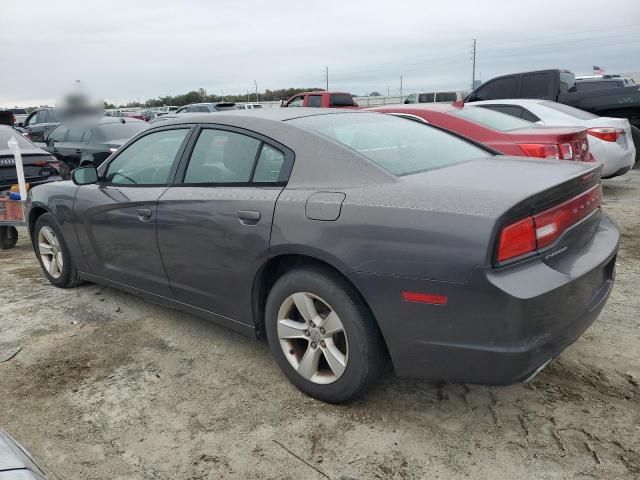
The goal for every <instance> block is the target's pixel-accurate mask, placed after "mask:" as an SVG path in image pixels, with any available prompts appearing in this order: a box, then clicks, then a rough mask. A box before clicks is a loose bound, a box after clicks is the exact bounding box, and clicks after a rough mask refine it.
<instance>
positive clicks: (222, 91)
mask: <svg viewBox="0 0 640 480" xmlns="http://www.w3.org/2000/svg"><path fill="white" fill-rule="evenodd" d="M220 93H222V101H223V102H224V90H222V89H220Z"/></svg>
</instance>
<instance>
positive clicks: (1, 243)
mask: <svg viewBox="0 0 640 480" xmlns="http://www.w3.org/2000/svg"><path fill="white" fill-rule="evenodd" d="M16 243H18V230H17V229H16V227H0V250H9V249H10V248H13V247H15V246H16Z"/></svg>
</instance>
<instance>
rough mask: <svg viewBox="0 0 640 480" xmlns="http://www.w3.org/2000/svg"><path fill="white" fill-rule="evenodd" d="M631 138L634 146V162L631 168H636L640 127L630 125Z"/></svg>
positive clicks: (638, 160)
mask: <svg viewBox="0 0 640 480" xmlns="http://www.w3.org/2000/svg"><path fill="white" fill-rule="evenodd" d="M631 138H632V139H633V144H634V145H635V147H636V163H635V164H634V165H633V167H631V168H634V169H638V168H640V128H638V127H636V126H634V125H631Z"/></svg>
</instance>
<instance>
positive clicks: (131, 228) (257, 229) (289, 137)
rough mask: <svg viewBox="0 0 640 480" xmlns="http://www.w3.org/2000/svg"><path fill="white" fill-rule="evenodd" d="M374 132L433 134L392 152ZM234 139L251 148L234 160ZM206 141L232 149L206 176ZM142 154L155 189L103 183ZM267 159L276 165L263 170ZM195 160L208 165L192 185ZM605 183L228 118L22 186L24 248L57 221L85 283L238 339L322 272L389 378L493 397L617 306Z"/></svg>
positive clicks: (290, 122)
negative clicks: (459, 386)
mask: <svg viewBox="0 0 640 480" xmlns="http://www.w3.org/2000/svg"><path fill="white" fill-rule="evenodd" d="M363 125H364V126H363ZM405 129H407V130H406V132H405ZM414 129H422V130H414ZM220 132H222V133H220ZM382 132H387V133H388V132H400V133H398V135H399V137H398V138H400V137H402V138H415V137H416V136H418V137H419V136H421V135H423V132H424V135H427V137H426V138H425V139H424V142H418V143H413V144H411V140H409V141H407V142H406V143H407V144H406V145H405V144H402V145H398V144H394V145H390V144H385V136H384V135H385V134H383V133H382ZM405 134H407V135H408V137H404V136H403V135H405ZM151 135H155V137H150V136H151ZM234 135H241V136H246V137H247V138H248V139H249V140H246V141H244V143H243V146H237V145H236V146H235V147H233V149H235V151H234V150H233V149H231V151H229V150H228V149H229V148H230V147H232V146H233V145H234V144H233V141H235V140H233V139H234V138H236V137H235V136H234ZM208 137H210V138H208ZM145 138H147V139H148V140H144V139H145ZM202 138H207V142H209V143H207V145H209V148H210V149H213V150H216V149H218V148H224V151H225V152H226V153H223V154H221V155H222V156H221V157H220V159H216V158H214V159H213V160H210V161H207V162H208V163H207V162H204V163H202V162H201V161H200V160H199V159H200V156H201V154H202V152H201V150H200V148H199V144H200V142H201V139H202ZM394 138H395V137H394ZM396 140H397V139H396ZM396 140H393V141H396ZM144 142H146V143H147V144H148V145H147V146H146V147H148V148H150V150H149V153H148V154H145V155H146V157H145V158H147V159H148V160H147V161H148V162H149V164H151V165H153V164H154V162H161V159H157V158H156V156H155V153H154V152H153V148H155V147H156V146H157V145H158V144H160V143H162V142H167V143H166V145H169V144H171V145H173V147H172V150H171V151H172V154H171V160H170V161H168V162H167V163H165V164H163V165H162V166H159V167H158V168H157V169H156V173H157V172H161V174H160V173H158V174H157V176H156V177H155V180H154V182H152V183H151V184H133V183H127V181H125V179H121V180H117V177H114V176H110V175H112V174H111V173H110V172H111V171H112V170H114V171H115V170H117V169H116V168H115V167H110V165H115V164H116V162H118V161H119V160H118V158H120V157H122V156H123V155H131V153H130V154H127V151H130V152H131V151H132V150H135V149H136V148H143V147H145V145H144V144H143V143H144ZM171 142H173V143H171ZM146 147H145V148H146ZM247 148H249V150H250V151H251V152H252V153H251V155H253V152H254V150H255V151H256V153H255V159H256V162H255V163H253V165H252V166H250V167H247V168H249V169H250V170H251V172H252V173H251V174H250V175H248V176H247V177H246V181H243V182H239V181H236V180H237V178H240V177H237V174H238V172H232V173H233V175H232V174H230V173H229V172H227V170H228V168H227V167H230V168H231V170H233V169H234V168H236V167H234V166H233V165H232V164H231V163H229V164H228V161H229V160H231V161H232V160H233V157H234V155H236V156H239V155H242V154H243V149H247ZM264 149H270V150H273V151H276V152H278V154H277V155H276V156H275V157H273V158H271V157H270V160H269V161H270V162H271V164H269V165H268V166H267V167H264V166H263V165H261V163H260V162H261V159H262V156H263V153H262V152H264ZM390 152H391V153H390ZM415 152H423V153H425V155H426V156H428V157H429V156H430V158H431V160H430V161H429V162H430V163H429V162H428V164H426V165H422V164H421V163H420V162H422V160H421V158H422V155H418V156H416V155H415ZM429 152H431V154H429ZM245 153H246V152H245ZM405 157H410V158H411V159H412V160H411V162H417V163H415V164H412V163H411V162H409V164H407V163H406V162H405V163H403V158H405ZM123 158H126V157H123ZM252 158H253V157H252ZM416 158H417V159H418V160H416ZM274 159H275V160H274ZM218 160H219V161H218ZM252 162H253V160H252ZM191 163H193V164H194V165H195V164H198V165H200V167H199V168H197V169H195V170H194V171H190V170H191V167H190V165H191ZM158 165H160V163H158ZM423 167H424V168H423ZM110 169H112V170H110ZM600 172H601V167H600V166H597V165H594V164H584V163H579V162H559V161H549V160H533V159H524V158H513V157H506V156H499V157H493V156H491V155H490V154H488V153H487V152H486V151H485V150H482V149H480V148H478V147H477V146H475V145H473V144H470V143H468V142H466V141H464V140H461V139H459V138H457V137H454V136H453V135H450V134H448V133H446V132H443V131H440V130H438V129H435V128H432V127H429V126H426V125H423V124H419V123H417V122H413V121H411V120H406V119H402V118H397V117H393V116H388V115H382V114H377V113H361V112H345V111H344V110H343V111H336V110H333V111H329V110H313V111H311V112H305V111H301V110H299V109H295V110H292V109H278V110H276V111H272V112H258V113H256V112H248V113H245V112H234V113H226V112H223V113H220V114H217V115H215V116H210V115H204V116H200V117H188V118H184V119H176V120H171V121H169V122H167V123H162V124H161V126H158V127H156V128H151V129H149V130H147V131H145V132H143V133H141V134H139V135H138V136H136V137H135V138H133V139H132V140H130V141H129V142H128V143H127V144H126V145H124V146H123V147H122V148H121V149H120V150H119V151H118V152H117V153H116V154H114V155H113V156H112V157H110V159H109V160H108V161H107V162H105V164H103V165H102V166H101V167H100V168H99V170H98V175H99V180H98V181H97V182H96V183H93V184H89V185H82V186H78V185H76V184H74V183H72V182H60V183H58V184H56V185H45V186H41V187H38V188H36V189H34V190H32V192H31V193H30V199H29V213H28V215H29V224H30V228H31V230H32V234H33V235H34V238H35V236H36V233H37V232H33V229H34V225H36V223H37V219H38V217H39V216H40V215H43V214H45V213H50V214H52V215H54V216H55V219H56V220H57V222H58V223H59V225H60V231H61V233H62V235H63V236H64V238H65V242H66V244H67V245H68V249H69V251H70V256H71V260H72V261H73V263H74V264H75V265H76V266H77V270H78V274H79V276H80V277H82V278H84V279H86V280H90V281H94V282H99V283H104V284H108V285H111V286H114V287H116V288H121V289H124V290H127V291H130V292H134V293H137V294H139V295H141V296H143V297H145V298H147V299H150V300H152V301H154V302H159V303H161V304H165V305H167V306H171V307H175V308H179V309H182V310H184V311H187V312H191V313H193V314H196V315H200V316H203V317H205V318H209V319H211V320H214V321H216V322H218V323H220V324H223V325H226V326H227V327H230V328H233V329H235V330H237V331H240V332H243V333H246V334H256V333H257V334H258V335H260V334H261V333H262V332H264V330H265V304H266V299H267V297H268V295H269V289H270V288H271V286H272V285H273V283H274V281H275V279H277V277H278V275H280V274H281V273H282V272H283V271H286V270H287V269H290V268H294V267H295V266H296V265H300V264H308V263H312V264H317V265H322V266H323V268H326V269H331V270H332V271H333V272H335V274H336V275H337V276H339V277H340V278H341V279H343V280H344V281H345V282H348V283H349V285H350V286H351V287H353V289H355V291H356V292H357V296H358V299H359V301H362V302H363V304H364V305H365V308H366V309H367V311H370V313H371V317H372V319H373V320H372V321H373V322H375V328H376V329H379V332H380V334H381V337H382V338H383V339H384V343H385V345H386V349H387V350H388V353H389V354H390V357H391V360H392V362H393V364H394V367H395V371H396V372H397V374H399V375H407V376H419V377H423V378H428V379H432V380H447V381H455V382H471V383H484V384H496V385H503V384H510V383H513V382H518V381H522V380H524V379H526V378H527V377H529V376H530V375H532V374H533V373H534V372H536V371H537V370H538V369H539V368H540V367H541V366H543V365H544V364H545V363H546V362H548V361H549V360H550V359H552V358H553V357H555V356H556V355H558V354H559V353H560V352H561V351H562V350H563V349H564V348H565V347H566V346H568V345H569V344H571V343H572V342H574V341H575V340H576V339H577V338H578V337H579V336H580V335H581V334H582V333H583V332H584V330H585V329H586V328H588V327H589V325H590V324H591V323H592V322H593V321H594V320H595V319H596V317H597V316H598V314H599V312H600V311H601V309H602V308H603V306H604V304H605V301H606V299H607V298H608V296H609V293H610V291H611V288H612V285H613V277H614V266H615V256H616V253H617V249H618V231H617V229H616V227H615V226H614V225H613V224H612V223H611V222H610V220H609V219H608V218H607V216H606V215H605V214H603V212H602V210H601V208H600V197H599V195H601V190H600V188H601V187H600ZM208 175H210V176H211V177H210V178H209V180H208V181H203V179H206V177H207V176H208ZM230 175H231V176H230ZM234 175H236V176H235V177H234ZM147 178H154V177H153V175H152V176H150V177H147ZM572 202H573V203H572ZM587 202H588V203H589V206H588V207H587ZM558 208H560V209H561V213H562V214H564V213H567V212H568V213H567V214H568V215H569V217H571V218H568V219H565V220H566V221H565V220H563V222H564V223H562V225H560V224H558V231H556V232H551V233H553V241H547V242H543V241H542V240H538V241H539V244H536V240H535V239H534V240H533V242H534V243H533V246H532V247H531V248H529V249H528V251H523V250H518V248H519V244H518V241H519V240H517V239H516V243H515V244H514V245H515V250H513V251H511V250H509V246H508V245H507V243H505V242H511V241H512V240H513V239H511V240H509V238H510V237H509V235H511V234H512V233H513V228H511V227H512V226H513V225H515V224H518V225H520V224H522V222H523V221H524V222H530V223H531V225H533V223H534V221H535V222H537V221H542V220H544V219H546V218H548V217H549V216H550V215H551V216H553V215H555V214H556V213H557V211H556V210H557V209H558ZM585 208H587V210H586V212H587V213H584V214H582V213H576V212H580V211H581V209H582V211H585ZM567 209H569V210H567ZM575 209H577V210H576V212H573V210H575ZM554 212H555V213H554ZM571 212H573V213H571ZM536 215H537V217H535V219H534V216H536ZM572 215H576V216H575V218H574V217H572ZM563 218H564V217H563ZM529 219H530V220H529ZM545 221H546V220H545ZM518 225H516V227H515V228H520V227H519V226H518ZM548 227H549V225H546V227H545V228H547V230H545V231H544V232H541V233H540V232H538V233H537V234H540V235H543V236H544V235H547V234H548V233H549V232H550V230H549V229H548ZM548 230H549V231H548ZM517 233H518V232H516V236H517ZM537 234H536V235H537ZM34 244H35V242H34ZM505 245H507V246H505ZM34 246H35V248H36V253H39V252H38V247H37V245H34ZM520 246H521V245H520ZM328 303H331V302H330V301H329V302H328Z"/></svg>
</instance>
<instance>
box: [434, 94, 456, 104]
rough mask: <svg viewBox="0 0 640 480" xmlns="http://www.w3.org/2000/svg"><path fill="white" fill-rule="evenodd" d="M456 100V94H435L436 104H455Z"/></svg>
mask: <svg viewBox="0 0 640 480" xmlns="http://www.w3.org/2000/svg"><path fill="white" fill-rule="evenodd" d="M457 99H458V96H457V95H456V92H438V93H436V102H455V101H456V100H457Z"/></svg>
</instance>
